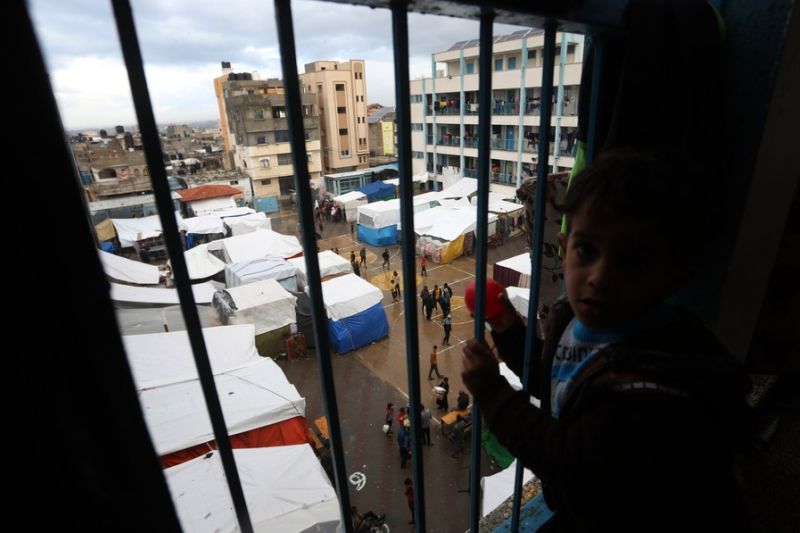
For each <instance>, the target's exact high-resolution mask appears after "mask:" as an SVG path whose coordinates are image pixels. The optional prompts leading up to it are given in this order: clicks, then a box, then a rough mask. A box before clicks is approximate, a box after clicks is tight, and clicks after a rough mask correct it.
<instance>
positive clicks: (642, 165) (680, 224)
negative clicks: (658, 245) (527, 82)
mask: <svg viewBox="0 0 800 533" xmlns="http://www.w3.org/2000/svg"><path fill="white" fill-rule="evenodd" d="M684 161H685V160H684V158H683V157H682V156H681V155H680V154H678V153H676V152H674V151H667V150H651V151H642V150H635V149H633V148H620V149H616V150H611V151H608V152H605V153H603V154H601V155H600V156H598V158H597V159H596V160H595V161H594V162H593V163H592V164H591V165H589V166H588V167H587V168H585V169H584V170H582V171H581V172H579V173H578V174H577V175H576V176H575V177H574V178H573V180H572V183H571V184H570V187H569V190H568V191H567V195H566V198H565V199H564V203H563V204H562V205H561V211H562V212H563V213H564V214H565V215H567V223H569V216H570V215H574V214H575V213H577V212H578V211H580V210H581V209H583V208H584V207H587V206H588V209H589V210H592V211H594V210H606V209H608V210H611V211H613V212H616V213H618V214H620V215H623V216H626V217H629V218H632V219H634V220H638V221H641V222H643V223H645V224H647V225H648V226H650V227H651V228H652V229H653V231H654V232H655V233H656V234H657V235H658V237H660V238H662V239H664V240H665V241H666V242H667V244H668V245H669V246H671V247H674V248H678V247H680V248H684V249H685V252H686V254H687V255H691V254H693V252H695V248H694V247H695V246H697V245H698V244H700V243H701V242H703V241H702V239H701V238H698V236H700V235H703V232H704V229H705V227H704V226H705V224H704V223H703V221H702V219H701V217H702V215H703V213H702V210H701V202H702V199H701V196H702V194H701V192H700V191H701V190H702V189H703V187H702V183H701V180H700V178H699V177H698V176H696V175H695V173H694V172H693V171H692V170H691V169H690V166H689V165H688V164H686V163H685V162H684ZM687 247H688V249H687Z"/></svg>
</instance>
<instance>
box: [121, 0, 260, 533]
mask: <svg viewBox="0 0 800 533" xmlns="http://www.w3.org/2000/svg"><path fill="white" fill-rule="evenodd" d="M111 4H112V7H113V9H114V20H115V22H116V24H117V32H118V33H119V41H120V46H121V48H122V56H123V58H124V60H125V68H126V69H127V71H128V81H129V82H130V86H131V94H132V96H133V104H134V108H135V109H136V119H137V120H138V122H139V131H140V132H141V133H142V143H143V144H144V151H145V158H146V160H147V166H148V168H149V169H150V182H151V183H152V185H153V192H154V194H155V200H156V206H157V207H158V216H159V218H160V220H161V227H162V229H163V232H164V233H163V234H164V240H165V241H166V245H167V251H168V252H169V257H170V261H171V263H172V272H173V275H174V276H175V281H176V285H177V290H178V298H179V300H180V302H181V312H182V313H183V320H184V321H185V323H186V332H187V334H188V335H189V343H190V345H191V347H192V353H193V354H194V361H195V365H197V373H198V377H199V378H200V385H201V387H202V389H203V397H204V398H205V402H206V408H207V409H208V416H209V418H210V419H211V427H212V428H213V430H214V438H215V439H216V441H217V448H218V450H219V454H220V459H221V460H222V468H223V470H224V471H225V477H226V478H227V480H228V489H229V490H230V493H231V499H232V500H233V507H234V510H235V511H236V518H237V520H238V521H239V527H240V528H241V529H242V531H246V532H250V531H252V530H253V526H252V524H251V522H250V515H249V513H248V511H247V502H245V499H244V493H243V492H242V485H241V482H240V480H239V472H238V471H237V470H236V464H235V463H234V460H233V452H232V450H231V444H230V440H229V438H228V430H227V428H226V425H225V417H224V416H223V414H222V407H221V406H220V403H219V396H218V395H217V387H216V384H215V383H214V375H213V373H212V372H211V364H210V363H209V361H208V352H207V350H206V344H205V341H204V339H203V333H202V328H201V326H200V319H199V318H198V316H197V308H196V306H195V301H194V294H193V293H192V288H191V282H190V280H189V271H188V269H187V268H186V259H185V258H184V256H183V246H181V241H180V238H179V236H178V235H179V234H178V223H177V222H176V221H175V215H174V214H173V210H174V207H173V205H172V197H171V191H170V189H169V183H168V182H167V173H166V170H165V169H164V158H163V153H162V152H161V141H160V140H159V136H158V127H157V126H156V119H155V115H154V114H153V105H152V102H151V101H150V93H149V91H148V89H147V79H146V77H145V74H144V65H143V63H142V53H141V50H140V49H139V40H138V38H137V36H136V27H135V26H134V22H133V12H132V11H131V6H130V3H129V2H128V1H127V0H112V2H111Z"/></svg>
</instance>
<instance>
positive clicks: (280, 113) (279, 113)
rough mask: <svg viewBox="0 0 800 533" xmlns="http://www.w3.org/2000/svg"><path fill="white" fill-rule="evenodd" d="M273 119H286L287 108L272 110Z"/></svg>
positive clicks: (274, 108)
mask: <svg viewBox="0 0 800 533" xmlns="http://www.w3.org/2000/svg"><path fill="white" fill-rule="evenodd" d="M272 118H286V107H284V106H280V107H273V108H272Z"/></svg>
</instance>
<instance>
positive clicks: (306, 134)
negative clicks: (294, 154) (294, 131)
mask: <svg viewBox="0 0 800 533" xmlns="http://www.w3.org/2000/svg"><path fill="white" fill-rule="evenodd" d="M304 133H305V136H306V140H307V141H310V140H311V132H310V131H306V132H304Z"/></svg>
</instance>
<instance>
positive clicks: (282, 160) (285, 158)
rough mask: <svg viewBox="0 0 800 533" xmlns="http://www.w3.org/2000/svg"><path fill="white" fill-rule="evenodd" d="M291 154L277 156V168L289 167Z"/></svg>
mask: <svg viewBox="0 0 800 533" xmlns="http://www.w3.org/2000/svg"><path fill="white" fill-rule="evenodd" d="M291 164H292V154H278V166H283V165H291Z"/></svg>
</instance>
